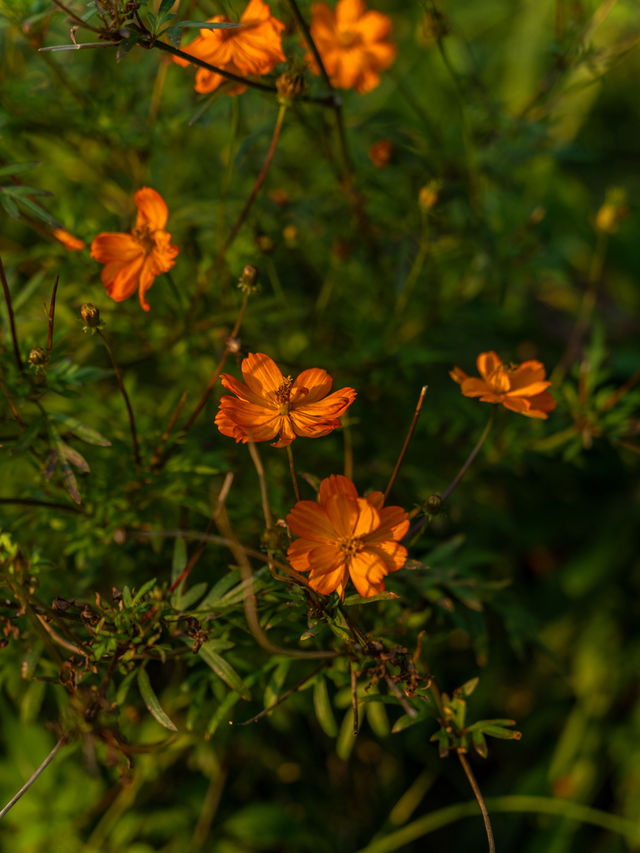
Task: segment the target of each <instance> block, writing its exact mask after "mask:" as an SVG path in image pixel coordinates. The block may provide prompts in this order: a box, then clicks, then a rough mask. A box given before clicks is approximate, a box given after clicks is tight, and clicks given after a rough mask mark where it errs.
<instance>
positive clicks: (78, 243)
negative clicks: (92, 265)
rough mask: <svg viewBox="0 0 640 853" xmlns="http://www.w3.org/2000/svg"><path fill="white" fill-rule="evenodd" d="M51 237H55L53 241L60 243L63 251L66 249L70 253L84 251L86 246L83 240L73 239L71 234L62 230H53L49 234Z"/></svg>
mask: <svg viewBox="0 0 640 853" xmlns="http://www.w3.org/2000/svg"><path fill="white" fill-rule="evenodd" d="M51 236H52V237H55V239H56V240H57V241H58V242H59V243H62V245H63V246H64V247H65V249H68V250H69V251H70V252H79V251H80V249H84V247H85V245H86V244H85V242H84V240H80V239H79V238H78V237H74V236H73V234H70V233H69V232H68V231H65V230H64V228H54V229H53V231H52V232H51Z"/></svg>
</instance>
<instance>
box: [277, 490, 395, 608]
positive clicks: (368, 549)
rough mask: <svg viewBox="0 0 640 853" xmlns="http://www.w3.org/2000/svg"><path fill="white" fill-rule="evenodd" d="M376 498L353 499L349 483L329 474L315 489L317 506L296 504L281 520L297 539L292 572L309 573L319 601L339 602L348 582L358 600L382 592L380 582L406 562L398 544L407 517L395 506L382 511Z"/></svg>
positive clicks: (377, 495) (354, 493)
mask: <svg viewBox="0 0 640 853" xmlns="http://www.w3.org/2000/svg"><path fill="white" fill-rule="evenodd" d="M383 500H384V498H383V495H382V492H373V493H372V494H370V495H367V496H366V497H364V498H360V497H358V492H357V490H356V487H355V486H354V485H353V483H352V482H351V480H349V479H348V478H347V477H343V476H342V475H340V474H332V475H331V476H330V477H327V479H326V480H323V481H322V483H320V491H319V493H318V502H317V503H315V502H314V501H298V503H297V504H296V505H295V506H294V508H293V509H292V510H291V512H290V513H289V515H288V516H287V524H288V525H289V528H290V529H291V531H292V533H295V535H296V536H299V537H300V538H299V539H297V540H296V541H295V542H294V543H293V544H292V545H290V546H289V550H288V551H287V558H288V560H289V562H290V563H291V565H292V566H293V568H294V569H295V570H296V571H298V572H309V586H310V587H311V588H312V589H315V590H317V591H318V592H321V593H322V594H323V595H329V594H330V593H332V592H334V591H337V592H338V595H339V596H340V598H344V589H345V586H346V585H347V581H348V580H349V577H351V580H352V581H353V583H354V586H355V588H356V589H357V590H358V592H359V593H360V595H362V596H364V597H365V598H370V597H371V596H372V595H377V594H378V593H380V592H383V591H384V577H385V575H387V574H388V573H389V572H397V571H398V569H401V568H402V567H403V566H404V564H405V562H406V559H407V549H406V548H405V547H404V546H403V545H400V539H402V537H403V536H404V535H405V533H406V532H407V530H408V529H409V517H408V516H407V513H406V512H405V511H404V510H403V509H402V508H401V507H399V506H383V505H382V504H383Z"/></svg>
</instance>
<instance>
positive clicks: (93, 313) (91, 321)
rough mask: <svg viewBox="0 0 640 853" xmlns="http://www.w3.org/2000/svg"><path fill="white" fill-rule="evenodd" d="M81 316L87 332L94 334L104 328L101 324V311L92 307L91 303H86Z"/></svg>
mask: <svg viewBox="0 0 640 853" xmlns="http://www.w3.org/2000/svg"><path fill="white" fill-rule="evenodd" d="M80 316H81V317H82V320H83V322H84V331H85V332H89V331H91V332H93V331H94V330H98V329H101V328H102V325H101V324H100V309H99V308H97V307H96V306H95V305H92V304H91V302H85V304H84V305H83V306H82V308H81V309H80Z"/></svg>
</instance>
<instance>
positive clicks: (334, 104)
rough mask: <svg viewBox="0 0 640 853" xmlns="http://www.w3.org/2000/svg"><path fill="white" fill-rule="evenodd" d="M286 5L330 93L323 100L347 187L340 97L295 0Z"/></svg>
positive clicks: (348, 164) (347, 165)
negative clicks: (335, 135) (333, 125)
mask: <svg viewBox="0 0 640 853" xmlns="http://www.w3.org/2000/svg"><path fill="white" fill-rule="evenodd" d="M287 4H288V6H289V9H290V10H291V14H292V15H293V17H294V18H295V19H296V24H297V25H298V27H299V29H300V32H301V33H302V38H303V39H304V40H305V42H306V44H307V47H308V48H309V50H310V51H311V53H312V54H313V58H314V59H315V61H316V64H317V66H318V70H319V71H320V74H321V76H322V79H323V80H324V82H325V85H326V86H327V88H328V89H329V91H330V92H331V95H332V97H331V98H330V99H325V103H326V104H327V105H328V106H330V107H331V108H332V109H333V112H334V114H335V117H336V126H337V128H338V139H339V140H340V151H341V153H342V159H343V161H344V162H343V166H344V171H345V176H346V178H347V181H348V183H349V185H350V184H351V175H352V171H353V166H352V163H351V156H350V154H349V148H348V146H347V137H346V134H345V131H344V119H343V116H342V101H341V99H340V96H339V95H337V94H336V93H335V91H334V88H333V84H332V83H331V78H330V77H329V75H328V74H327V69H326V68H325V66H324V62H323V61H322V57H321V56H320V51H319V50H318V46H317V45H316V43H315V41H314V40H313V36H312V35H311V30H310V29H309V25H308V24H307V22H306V21H305V19H304V17H303V16H302V13H301V12H300V9H299V8H298V4H297V3H296V0H287Z"/></svg>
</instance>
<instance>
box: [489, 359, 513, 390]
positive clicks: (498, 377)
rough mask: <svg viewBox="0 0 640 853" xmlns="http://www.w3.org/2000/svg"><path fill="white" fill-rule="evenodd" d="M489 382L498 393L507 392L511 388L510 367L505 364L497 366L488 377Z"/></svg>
mask: <svg viewBox="0 0 640 853" xmlns="http://www.w3.org/2000/svg"><path fill="white" fill-rule="evenodd" d="M488 382H489V385H490V386H491V388H492V389H493V391H494V392H495V393H496V394H506V393H507V391H508V390H509V389H510V388H511V380H510V379H509V370H508V368H506V367H505V366H504V365H503V364H501V365H500V366H499V367H496V369H495V370H494V371H493V373H492V374H491V375H490V376H489V377H488Z"/></svg>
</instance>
